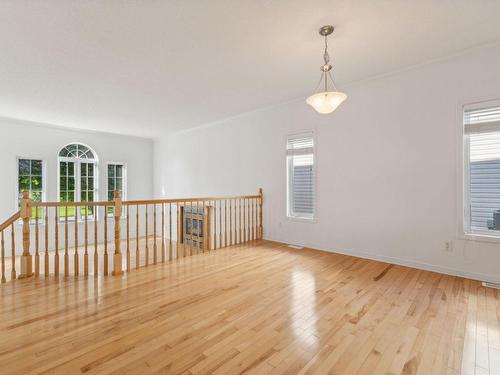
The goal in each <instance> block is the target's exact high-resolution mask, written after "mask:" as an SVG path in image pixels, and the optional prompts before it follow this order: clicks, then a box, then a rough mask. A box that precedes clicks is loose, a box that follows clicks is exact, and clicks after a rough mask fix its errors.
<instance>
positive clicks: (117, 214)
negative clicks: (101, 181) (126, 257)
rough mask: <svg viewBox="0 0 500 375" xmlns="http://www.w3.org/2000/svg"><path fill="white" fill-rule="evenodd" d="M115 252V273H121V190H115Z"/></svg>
mask: <svg viewBox="0 0 500 375" xmlns="http://www.w3.org/2000/svg"><path fill="white" fill-rule="evenodd" d="M114 212H115V214H114V216H115V253H114V255H113V275H115V276H116V275H121V274H122V273H123V270H122V252H121V248H120V246H121V217H122V197H121V195H120V192H119V191H115V210H114Z"/></svg>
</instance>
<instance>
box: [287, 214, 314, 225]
mask: <svg viewBox="0 0 500 375" xmlns="http://www.w3.org/2000/svg"><path fill="white" fill-rule="evenodd" d="M286 219H287V220H288V221H294V222H298V223H310V224H314V223H316V218H314V217H312V218H307V217H298V216H288V215H287V217H286Z"/></svg>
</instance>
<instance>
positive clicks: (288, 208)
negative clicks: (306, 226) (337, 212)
mask: <svg viewBox="0 0 500 375" xmlns="http://www.w3.org/2000/svg"><path fill="white" fill-rule="evenodd" d="M300 136H311V137H312V139H313V165H312V168H313V204H312V207H313V212H312V215H311V216H310V217H308V216H303V215H294V214H293V213H292V212H291V207H292V196H291V183H292V181H291V179H290V176H291V167H292V165H291V163H290V156H289V155H288V154H287V146H288V141H289V139H291V138H297V137H300ZM316 154H317V138H316V131H315V130H312V129H307V130H300V131H297V132H293V133H288V134H287V136H286V137H285V169H286V218H287V220H289V221H297V222H305V223H316V219H317V216H316V202H317V176H316V171H317V157H316Z"/></svg>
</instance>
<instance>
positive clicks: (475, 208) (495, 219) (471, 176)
mask: <svg viewBox="0 0 500 375" xmlns="http://www.w3.org/2000/svg"><path fill="white" fill-rule="evenodd" d="M463 121H464V162H465V165H464V193H465V194H464V208H465V210H464V214H465V215H464V230H465V232H466V233H472V234H487V235H490V236H491V235H493V236H500V103H498V105H491V102H490V105H487V103H483V104H482V105H477V104H476V105H474V106H470V107H468V106H465V108H464V117H463Z"/></svg>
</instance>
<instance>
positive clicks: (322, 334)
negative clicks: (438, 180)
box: [0, 241, 500, 375]
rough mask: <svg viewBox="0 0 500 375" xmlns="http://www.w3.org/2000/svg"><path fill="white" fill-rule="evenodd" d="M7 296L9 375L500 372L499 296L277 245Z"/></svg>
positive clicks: (4, 291)
mask: <svg viewBox="0 0 500 375" xmlns="http://www.w3.org/2000/svg"><path fill="white" fill-rule="evenodd" d="M133 263H134V259H132V264H133ZM0 297H1V299H2V304H1V306H0V337H1V340H0V369H1V370H0V372H1V373H2V374H6V375H7V374H64V375H66V374H116V375H118V374H120V375H122V374H148V373H151V374H154V373H162V374H166V373H168V374H187V375H199V374H213V375H221V374H240V373H245V374H343V375H349V374H353V375H354V374H370V375H373V374H393V375H397V374H406V375H407V374H426V375H427V374H453V375H457V374H460V373H463V374H474V373H476V374H498V373H500V372H499V371H500V369H499V367H500V302H499V293H498V291H497V290H493V289H485V288H484V287H482V286H481V285H480V283H479V282H477V281H471V280H467V279H463V278H459V277H453V276H446V275H441V274H437V273H432V272H426V271H421V270H416V269H411V268H407V267H402V266H397V265H389V264H386V263H380V262H375V261H370V260H366V259H359V258H354V257H349V256H344V255H339V254H333V253H326V252H321V251H316V250H313V249H303V250H292V249H290V248H287V247H286V246H285V245H283V244H279V243H275V242H268V241H261V242H255V243H252V244H250V245H244V246H243V245H240V246H234V247H230V248H225V249H218V250H217V251H213V252H210V253H205V254H199V255H195V256H192V257H186V258H181V259H174V260H173V261H171V262H167V263H165V264H158V265H151V266H149V267H146V268H141V269H139V270H134V271H132V272H130V273H127V274H125V275H123V276H120V277H112V276H108V277H97V278H94V277H92V276H90V277H87V278H85V277H77V278H74V277H70V278H67V279H64V278H60V279H56V278H54V277H47V278H44V277H42V278H40V279H29V280H17V281H14V282H8V283H7V284H4V285H2V286H0Z"/></svg>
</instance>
